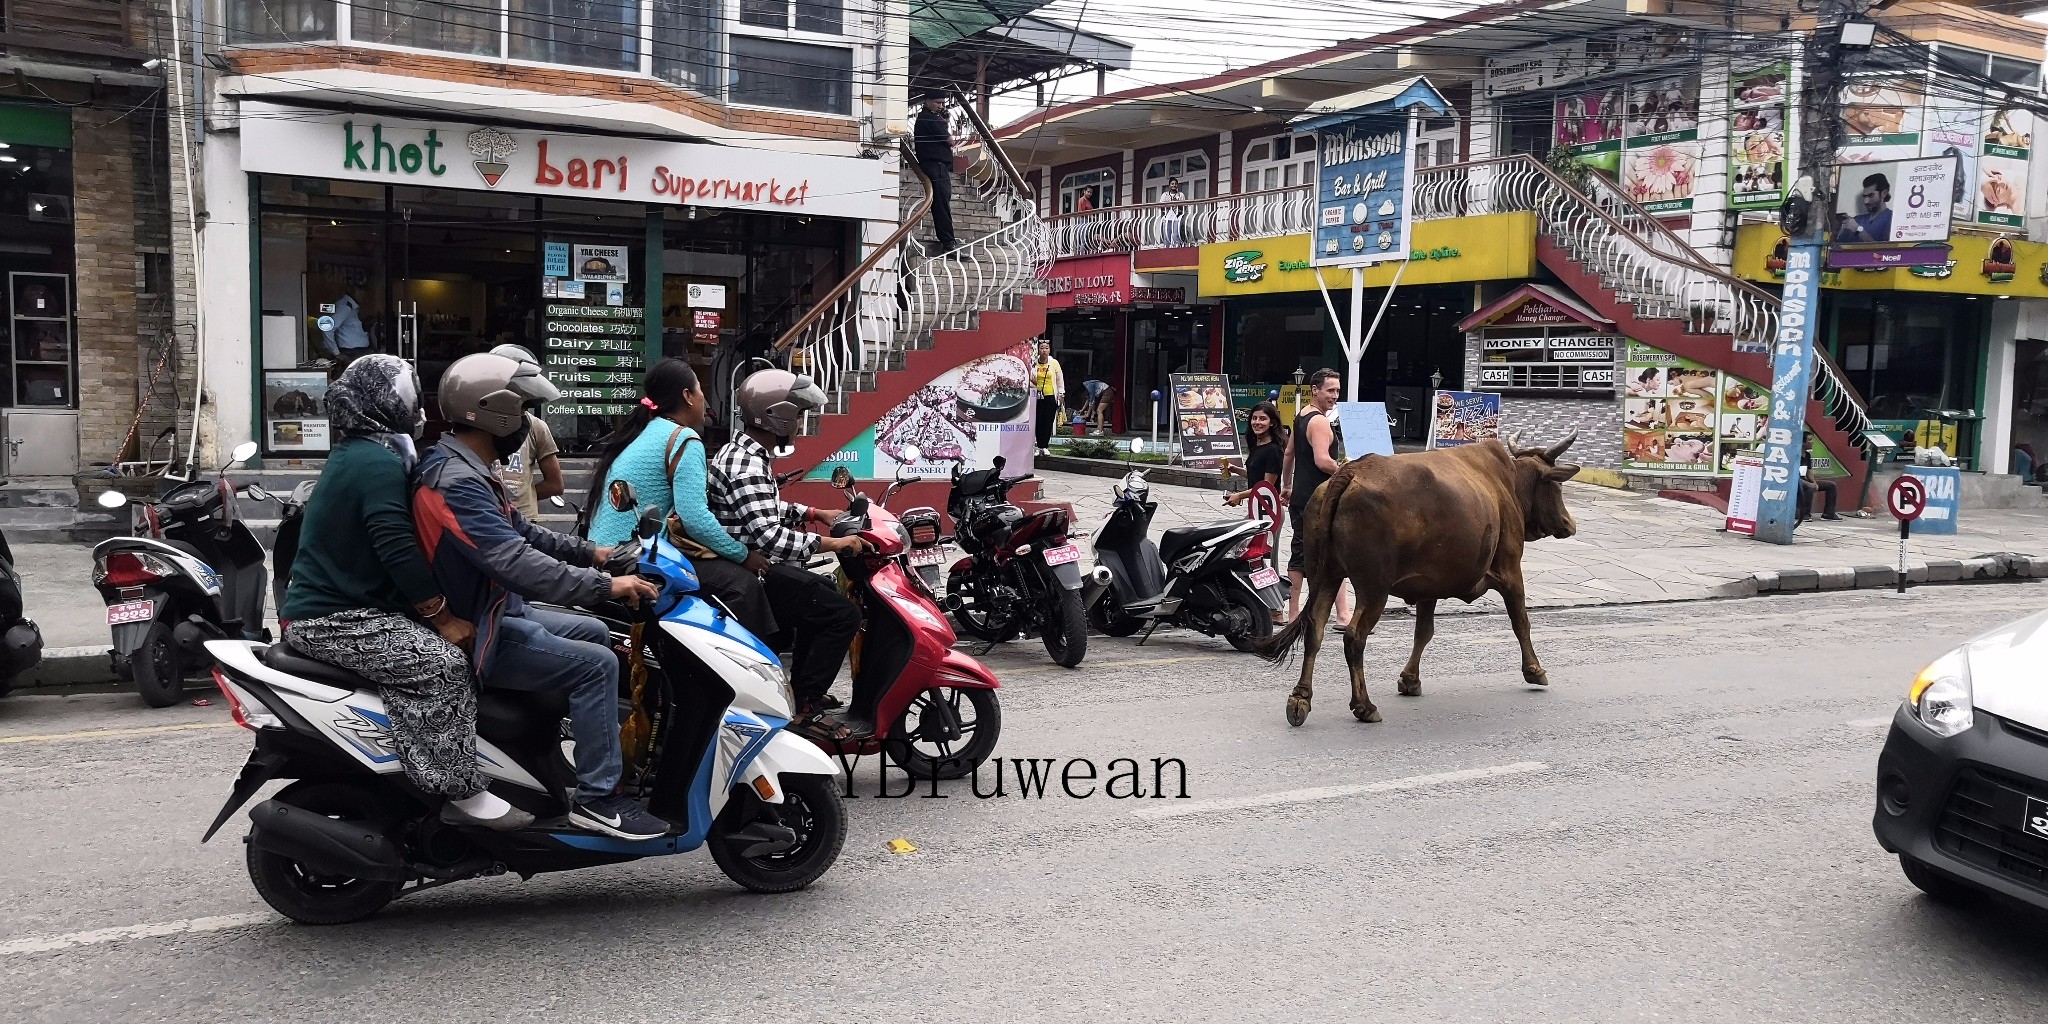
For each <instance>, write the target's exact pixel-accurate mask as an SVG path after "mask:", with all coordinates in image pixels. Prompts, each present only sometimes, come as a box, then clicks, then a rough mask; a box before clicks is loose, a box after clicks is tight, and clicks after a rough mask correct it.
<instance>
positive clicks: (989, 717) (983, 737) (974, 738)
mask: <svg viewBox="0 0 2048 1024" xmlns="http://www.w3.org/2000/svg"><path fill="white" fill-rule="evenodd" d="M963 703H964V706H963ZM1002 732H1003V708H1002V705H1001V704H999V703H997V701H996V692H995V691H994V690H963V689H955V688H953V687H950V686H942V687H936V688H934V689H930V690H926V691H924V692H923V693H920V694H918V695H917V696H916V697H913V698H911V700H910V706H909V707H906V708H904V709H903V715H902V717H900V718H898V719H896V722H895V724H893V725H891V726H890V727H889V738H888V739H887V740H886V741H885V742H884V743H883V744H882V752H883V753H885V754H887V755H888V757H889V760H891V761H894V762H896V766H897V767H898V768H901V769H903V770H904V771H905V772H906V773H908V774H909V775H910V777H911V778H914V779H919V780H930V779H959V778H965V777H967V776H969V775H972V774H974V770H975V769H976V768H979V767H981V764H982V762H984V761H986V760H988V759H989V755H991V754H993V753H995V752H996V740H997V738H998V737H1000V736H1001V735H1002Z"/></svg>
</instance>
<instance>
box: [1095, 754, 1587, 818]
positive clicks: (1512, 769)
mask: <svg viewBox="0 0 2048 1024" xmlns="http://www.w3.org/2000/svg"><path fill="white" fill-rule="evenodd" d="M1549 768H1550V766H1549V765H1547V764H1544V763H1542V762H1541V761H1517V762H1515V763H1514V764H1503V765H1495V766H1494V767H1491V768H1466V769H1463V770H1461V771H1455V772H1438V773H1436V774H1434V775H1411V776H1409V777H1407V778H1405V779H1389V780H1387V781H1385V782H1367V783H1362V784H1360V785H1355V786H1317V787H1315V788H1313V789H1290V790H1286V791H1284V792H1280V793H1262V794H1259V795H1257V796H1234V797H1226V798H1224V799H1221V800H1199V801H1196V802H1194V803H1188V804H1178V805H1168V806H1165V807H1147V808H1145V809H1143V810H1138V811H1132V812H1131V814H1132V815H1133V816H1135V817H1139V818H1185V817H1188V816H1190V815H1195V814H1212V813H1216V812H1221V811H1241V810H1245V809H1247V808H1253V807H1277V806H1281V805H1284V804H1300V803H1308V802H1309V801H1312V800H1331V799H1335V798H1337V797H1345V796H1361V795H1364V794H1367V793H1397V792H1401V791H1403V790H1410V789H1426V788H1428V787H1430V786H1447V785H1450V784H1452V783H1457V782H1472V781H1474V780H1477V779H1494V778H1500V777H1502V776H1506V775H1528V774H1531V773H1534V772H1540V771H1547V770H1549Z"/></svg>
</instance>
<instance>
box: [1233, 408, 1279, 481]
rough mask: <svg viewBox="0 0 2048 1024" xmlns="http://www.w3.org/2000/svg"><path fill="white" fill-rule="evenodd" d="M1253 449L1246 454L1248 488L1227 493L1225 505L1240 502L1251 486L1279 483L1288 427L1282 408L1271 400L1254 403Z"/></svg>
mask: <svg viewBox="0 0 2048 1024" xmlns="http://www.w3.org/2000/svg"><path fill="white" fill-rule="evenodd" d="M1249 419H1250V421H1251V439H1250V440H1251V446H1250V447H1251V450H1250V452H1248V453H1247V454H1246V455H1245V489H1244V490H1242V491H1232V492H1230V493H1229V494H1227V495H1225V496H1224V498H1223V503H1224V504H1225V505H1241V504H1243V503H1244V500H1245V499H1246V498H1249V497H1251V494H1252V492H1251V489H1252V488H1253V487H1256V486H1258V485H1259V484H1261V483H1267V484H1272V485H1273V487H1274V488H1275V489H1278V488H1279V486H1280V471H1281V468H1282V466H1283V465H1284V463H1285V461H1286V453H1287V428H1286V427H1283V426H1281V425H1280V410H1279V409H1278V408H1277V407H1275V406H1274V405H1273V403H1271V402H1260V403H1259V404H1257V405H1255V406H1252V412H1251V416H1250V417H1249Z"/></svg>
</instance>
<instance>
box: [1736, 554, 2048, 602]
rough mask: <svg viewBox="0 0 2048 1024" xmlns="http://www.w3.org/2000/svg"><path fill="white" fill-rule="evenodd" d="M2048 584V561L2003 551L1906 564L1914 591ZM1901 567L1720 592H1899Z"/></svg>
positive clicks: (1796, 574)
mask: <svg viewBox="0 0 2048 1024" xmlns="http://www.w3.org/2000/svg"><path fill="white" fill-rule="evenodd" d="M2038 579H2048V557H2042V556H2038V555H2023V554H2017V553H2014V552H2010V551H1999V552H1994V553H1992V554H1988V555H1978V556H1977V557H1975V558H1964V559H1954V558H1934V559H1928V560H1927V561H1923V562H1908V563H1906V582H1907V584H1908V585H1915V584H1927V583H1978V582H1988V581H1994V580H2038ZM1898 582H1899V568H1898V566H1895V565H1855V566H1842V567H1837V568H1831V569H1779V570H1775V571H1764V572H1758V573H1753V574H1751V575H1750V576H1749V577H1748V578H1747V579H1742V580H1737V581H1735V582H1733V583H1730V584H1727V585H1725V586H1723V587H1721V588H1719V591H1718V592H1719V593H1721V594H1722V596H1725V597H1749V596H1752V595H1755V594H1789V593H1798V592H1800V591H1819V590H1876V589H1882V588H1885V587H1895V586H1898Z"/></svg>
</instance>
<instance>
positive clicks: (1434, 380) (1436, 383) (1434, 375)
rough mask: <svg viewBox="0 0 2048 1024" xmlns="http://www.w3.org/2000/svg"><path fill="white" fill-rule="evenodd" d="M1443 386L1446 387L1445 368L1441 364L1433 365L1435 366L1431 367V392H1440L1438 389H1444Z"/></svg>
mask: <svg viewBox="0 0 2048 1024" xmlns="http://www.w3.org/2000/svg"><path fill="white" fill-rule="evenodd" d="M1443 387H1444V368H1443V367H1441V366H1438V367H1433V368H1431V369H1430V371H1429V390H1430V393H1431V394H1435V393H1436V392H1438V391H1442V390H1443Z"/></svg>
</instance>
